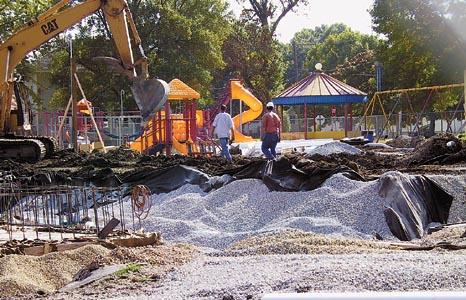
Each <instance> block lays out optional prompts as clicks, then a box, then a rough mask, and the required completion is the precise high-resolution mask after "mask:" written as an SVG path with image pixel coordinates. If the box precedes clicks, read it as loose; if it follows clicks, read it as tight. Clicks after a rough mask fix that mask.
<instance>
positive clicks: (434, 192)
mask: <svg viewBox="0 0 466 300" xmlns="http://www.w3.org/2000/svg"><path fill="white" fill-rule="evenodd" d="M379 195H380V196H381V197H383V198H385V199H387V202H386V203H385V209H384V214H385V219H386V221H387V224H388V226H389V228H390V231H391V232H392V233H393V235H395V236H396V237H397V238H399V239H400V240H402V241H409V240H412V239H417V238H421V237H423V236H424V235H425V233H426V232H427V229H428V225H429V224H430V223H432V222H438V223H442V224H446V223H447V221H448V215H449V212H450V207H451V204H452V202H453V196H452V195H450V194H448V193H447V192H445V191H444V190H443V189H442V188H441V187H440V186H438V185H437V184H436V183H435V182H433V181H432V180H430V179H429V178H427V177H425V176H421V175H416V176H409V177H408V176H404V175H402V174H401V173H393V174H392V175H385V176H383V177H381V178H380V188H379Z"/></svg>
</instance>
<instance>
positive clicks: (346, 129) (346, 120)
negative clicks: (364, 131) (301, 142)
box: [343, 103, 348, 137]
mask: <svg viewBox="0 0 466 300" xmlns="http://www.w3.org/2000/svg"><path fill="white" fill-rule="evenodd" d="M343 107H344V111H345V137H348V103H345V104H344V105H343Z"/></svg>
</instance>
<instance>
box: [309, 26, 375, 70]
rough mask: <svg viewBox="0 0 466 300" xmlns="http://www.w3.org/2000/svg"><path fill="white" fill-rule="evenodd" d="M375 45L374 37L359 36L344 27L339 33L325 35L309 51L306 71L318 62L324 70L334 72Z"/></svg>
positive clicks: (357, 33) (359, 34)
mask: <svg viewBox="0 0 466 300" xmlns="http://www.w3.org/2000/svg"><path fill="white" fill-rule="evenodd" d="M377 45H378V39H377V38H376V37H375V36H370V35H367V34H361V33H359V32H355V31H352V30H351V29H350V28H348V27H346V28H345V29H344V30H343V31H341V32H337V33H331V34H328V35H326V36H325V37H324V39H323V40H322V41H321V42H320V43H318V44H316V45H315V46H314V47H312V48H311V49H309V51H308V52H307V55H306V65H307V68H308V70H312V69H313V67H314V65H315V64H316V63H319V62H320V63H322V65H323V66H324V70H334V69H335V68H336V67H337V66H338V65H342V64H345V63H346V62H347V61H348V60H351V59H353V58H354V57H356V56H357V55H358V54H360V53H362V52H367V51H369V50H373V49H375V48H376V47H377Z"/></svg>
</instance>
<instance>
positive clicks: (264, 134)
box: [261, 102, 281, 160]
mask: <svg viewBox="0 0 466 300" xmlns="http://www.w3.org/2000/svg"><path fill="white" fill-rule="evenodd" d="M266 108H267V112H266V113H265V114H264V115H263V116H262V127H261V140H262V152H263V153H264V155H265V157H266V158H267V159H269V160H273V159H275V158H276V157H277V153H276V152H275V148H276V147H277V143H278V142H279V141H280V130H281V120H280V118H279V117H278V115H277V114H276V113H274V112H273V109H274V105H273V103H272V102H269V103H267V105H266Z"/></svg>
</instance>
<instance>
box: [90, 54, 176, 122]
mask: <svg viewBox="0 0 466 300" xmlns="http://www.w3.org/2000/svg"><path fill="white" fill-rule="evenodd" d="M93 60H94V61H98V62H103V63H104V64H106V65H107V66H108V67H110V69H111V70H112V71H114V72H117V73H120V74H123V75H125V76H127V77H128V78H129V79H131V80H132V81H133V85H132V86H131V90H132V91H133V96H134V99H135V100H136V104H137V105H138V107H139V110H140V111H141V115H142V118H143V120H144V121H147V120H148V119H149V117H150V115H152V114H153V113H155V112H157V111H159V110H160V109H161V108H162V107H163V105H164V104H165V102H166V101H167V98H168V93H169V92H170V87H169V86H168V84H167V83H166V82H165V81H163V80H161V79H148V80H146V79H143V78H140V77H136V76H135V73H134V71H133V70H127V69H125V68H123V67H122V65H121V62H120V60H118V59H116V58H113V57H104V56H99V57H94V58H93Z"/></svg>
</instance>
